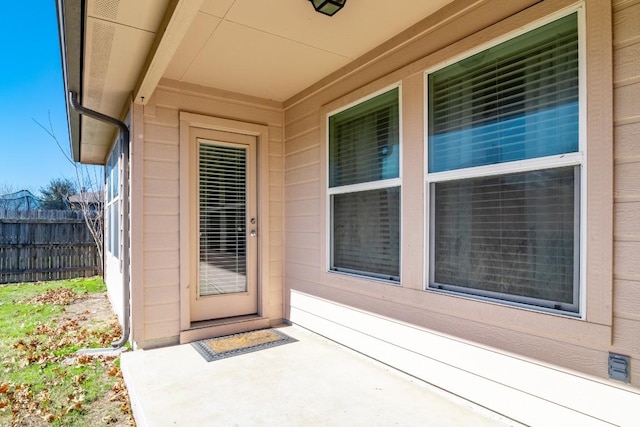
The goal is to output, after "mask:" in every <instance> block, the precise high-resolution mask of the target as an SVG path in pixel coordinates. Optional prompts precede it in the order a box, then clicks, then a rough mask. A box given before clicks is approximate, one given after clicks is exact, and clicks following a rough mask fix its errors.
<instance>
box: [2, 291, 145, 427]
mask: <svg viewBox="0 0 640 427" xmlns="http://www.w3.org/2000/svg"><path fill="white" fill-rule="evenodd" d="M19 304H30V305H35V306H40V305H44V304H56V305H62V306H63V307H62V309H63V312H62V314H61V315H59V316H58V317H56V318H53V319H51V320H49V321H46V322H42V323H39V324H38V325H37V326H36V327H35V329H33V330H32V331H30V332H27V333H25V334H24V336H22V337H19V338H18V339H16V340H15V341H13V344H12V348H11V349H10V351H11V352H12V354H11V357H10V358H9V357H7V356H8V355H5V359H7V360H5V361H4V362H3V364H2V366H5V365H6V366H8V367H9V369H10V368H11V366H13V367H15V369H25V370H28V369H32V368H33V367H35V368H37V369H38V370H39V372H40V373H41V375H40V379H39V380H35V381H34V380H29V379H27V377H24V379H22V380H16V381H15V382H11V381H5V380H4V378H3V379H2V380H0V425H12V426H46V425H52V424H53V425H60V426H75V425H78V426H80V425H81V426H116V427H128V426H135V422H134V420H133V416H132V413H131V405H130V402H129V396H128V393H127V389H126V386H125V384H124V380H123V378H122V372H121V370H120V367H119V363H118V360H117V358H115V357H105V356H97V357H92V356H89V355H80V356H75V357H72V358H69V357H68V356H69V350H68V349H69V348H72V349H74V350H75V349H77V348H78V347H80V348H86V347H89V346H91V347H95V346H98V347H105V348H110V347H111V343H112V342H114V341H117V340H118V339H120V337H121V334H122V330H121V327H120V324H119V323H118V321H117V318H116V316H115V314H114V313H113V310H112V308H111V304H110V302H109V299H108V298H107V295H106V293H105V292H100V293H91V294H90V293H84V294H80V295H78V294H76V293H74V292H73V291H71V290H69V289H66V288H59V289H50V290H47V291H46V292H43V293H42V294H40V295H37V296H35V297H33V298H29V299H27V300H24V301H20V302H19ZM74 350H72V351H74ZM71 354H73V353H71ZM9 359H10V360H9ZM32 370H33V369H32ZM59 390H65V391H63V392H61V391H59ZM61 393H62V395H61ZM3 415H4V416H3ZM7 423H9V424H7Z"/></svg>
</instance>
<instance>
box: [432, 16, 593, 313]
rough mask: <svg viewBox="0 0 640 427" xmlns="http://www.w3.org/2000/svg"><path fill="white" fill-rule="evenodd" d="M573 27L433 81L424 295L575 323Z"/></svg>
mask: <svg viewBox="0 0 640 427" xmlns="http://www.w3.org/2000/svg"><path fill="white" fill-rule="evenodd" d="M578 21H579V17H578V13H577V12H576V13H572V14H571V15H568V16H565V17H563V18H561V19H558V20H556V21H554V22H551V23H548V24H546V25H543V26H541V27H538V28H536V29H534V30H532V31H529V32H526V33H524V34H521V35H519V36H516V37H514V38H512V39H510V40H508V41H506V42H503V43H501V44H499V45H496V46H494V47H491V48H489V49H486V50H484V51H481V52H479V53H477V54H474V55H473V56H470V57H468V58H466V59H463V60H461V61H459V62H456V63H454V64H451V65H448V66H446V67H444V68H441V69H439V70H436V71H433V72H431V73H428V75H427V84H428V100H427V102H428V118H427V120H428V162H427V163H428V165H427V172H426V179H427V184H428V188H429V197H430V200H429V202H430V209H429V224H430V226H429V227H430V228H429V229H430V232H429V241H430V245H429V287H430V288H432V289H433V288H435V289H442V290H446V291H452V292H459V293H465V294H470V295H477V296H480V297H484V298H490V299H494V300H495V299H497V300H502V301H510V302H512V303H517V304H526V305H528V306H535V307H541V308H543V309H544V310H552V311H561V312H569V313H577V312H579V291H580V275H579V271H580V221H581V215H580V212H581V199H580V188H581V182H582V179H583V177H582V174H581V171H582V166H583V162H584V156H583V153H582V151H581V143H580V85H579V83H580V82H579V76H580V70H579V65H580V60H579V31H578Z"/></svg>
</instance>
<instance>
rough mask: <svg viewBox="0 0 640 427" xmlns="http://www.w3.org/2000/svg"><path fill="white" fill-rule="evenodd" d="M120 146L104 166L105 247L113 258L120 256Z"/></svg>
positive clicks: (115, 147) (117, 145)
mask: <svg viewBox="0 0 640 427" xmlns="http://www.w3.org/2000/svg"><path fill="white" fill-rule="evenodd" d="M119 165H120V144H118V143H116V145H115V146H114V148H113V150H112V151H111V154H110V155H109V159H108V160H107V166H106V198H105V200H106V203H105V228H106V233H105V246H106V250H107V251H108V252H109V253H111V255H113V256H114V257H116V258H118V257H119V256H120V198H119V194H120V169H119Z"/></svg>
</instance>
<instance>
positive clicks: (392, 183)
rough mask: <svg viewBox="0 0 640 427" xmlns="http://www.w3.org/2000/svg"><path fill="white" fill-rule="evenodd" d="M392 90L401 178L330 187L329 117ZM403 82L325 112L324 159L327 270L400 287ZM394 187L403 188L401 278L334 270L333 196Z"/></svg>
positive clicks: (399, 175) (331, 272)
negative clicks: (396, 119) (396, 111)
mask: <svg viewBox="0 0 640 427" xmlns="http://www.w3.org/2000/svg"><path fill="white" fill-rule="evenodd" d="M393 89H398V177H397V178H391V179H382V180H378V181H372V182H365V183H361V184H350V185H343V186H339V187H333V188H332V187H331V186H330V182H331V171H330V144H329V140H330V137H331V128H330V118H331V117H332V116H334V115H336V114H338V113H341V112H342V111H345V110H348V109H349V108H352V107H355V106H357V105H360V104H362V103H364V102H366V101H369V100H370V99H373V98H375V97H376V96H379V95H382V94H384V93H386V92H389V91H391V90H393ZM402 116H403V114H402V84H401V83H400V82H397V83H394V84H393V85H389V86H385V87H384V88H382V89H380V90H377V91H374V92H372V93H370V94H368V95H367V96H365V97H362V98H359V99H358V100H356V101H354V102H350V103H348V104H346V105H344V106H341V107H340V108H337V109H335V110H331V111H329V112H327V113H326V115H325V129H326V141H325V159H327V161H326V162H325V168H326V169H325V174H326V175H325V176H326V177H327V179H326V184H325V185H326V195H325V197H326V199H325V203H326V204H325V206H326V212H325V215H326V218H327V221H326V237H325V238H326V240H325V241H326V243H327V244H326V258H325V259H326V265H325V270H326V272H327V273H330V274H338V275H344V276H352V277H356V278H362V279H367V280H375V281H379V282H383V283H386V284H391V285H397V286H400V284H401V282H402V223H403V221H402V169H403V168H402V158H403V155H402V152H403V149H402V146H403V143H402V121H403V120H402ZM392 187H399V189H400V207H399V209H400V212H399V218H400V224H399V230H398V233H399V239H400V241H399V254H398V264H399V265H398V280H389V279H385V278H383V277H378V276H377V275H376V274H375V273H371V274H368V275H365V274H360V273H357V272H348V271H344V270H342V271H338V270H334V269H332V266H333V241H334V240H333V204H332V203H331V197H332V196H334V195H337V194H347V193H355V192H362V191H369V190H380V189H385V188H392Z"/></svg>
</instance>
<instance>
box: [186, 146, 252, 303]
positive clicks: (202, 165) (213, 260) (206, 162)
mask: <svg viewBox="0 0 640 427" xmlns="http://www.w3.org/2000/svg"><path fill="white" fill-rule="evenodd" d="M246 164H247V153H246V150H245V149H244V148H237V147H229V146H222V145H214V144H211V143H204V142H201V143H200V147H199V196H200V197H199V220H200V230H199V231H200V259H199V261H200V262H199V279H198V285H199V286H198V295H199V296H208V295H219V294H229V293H237V292H246V291H247V262H246V261H247V257H246V244H247V239H246V229H245V224H246V190H247V188H246V185H247V184H246Z"/></svg>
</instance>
